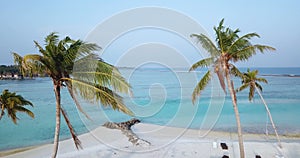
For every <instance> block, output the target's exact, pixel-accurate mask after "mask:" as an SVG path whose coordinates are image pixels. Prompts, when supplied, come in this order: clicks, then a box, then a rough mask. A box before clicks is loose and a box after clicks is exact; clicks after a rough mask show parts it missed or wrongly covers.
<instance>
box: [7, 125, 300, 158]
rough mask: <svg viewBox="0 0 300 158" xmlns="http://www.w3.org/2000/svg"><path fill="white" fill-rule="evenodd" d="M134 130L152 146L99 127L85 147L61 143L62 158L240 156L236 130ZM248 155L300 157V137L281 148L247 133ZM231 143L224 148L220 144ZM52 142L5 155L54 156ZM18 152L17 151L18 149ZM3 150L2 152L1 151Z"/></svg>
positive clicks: (13, 157)
mask: <svg viewBox="0 0 300 158" xmlns="http://www.w3.org/2000/svg"><path fill="white" fill-rule="evenodd" d="M132 130H133V131H134V132H135V133H136V134H137V135H138V136H139V137H140V138H141V139H143V140H146V141H148V142H150V143H151V145H147V144H142V143H141V144H140V145H139V146H133V145H132V144H131V142H129V141H128V138H127V137H126V136H125V135H124V134H122V132H121V131H120V130H117V129H108V128H105V127H98V128H97V129H95V130H93V131H91V132H89V133H86V134H83V135H80V136H79V138H80V140H81V142H82V146H83V149H81V150H76V148H75V146H74V144H73V140H72V139H68V140H64V141H61V142H60V145H59V151H58V156H57V157H59V158H73V157H76V158H86V157H89V158H98V157H99V158H100V157H101V158H102V157H105V158H110V157H112V158H113V157H116V158H128V157H130V158H140V157H146V158H171V157H201V158H206V157H207V158H212V157H215V158H217V157H219V158H220V157H222V156H223V155H227V156H229V157H230V158H232V157H235V158H237V157H239V156H238V155H239V148H238V142H237V136H236V135H235V134H233V133H225V132H214V131H211V132H209V133H207V132H205V131H201V132H200V131H199V130H193V129H187V130H186V129H182V128H175V127H164V126H158V125H152V124H144V123H140V124H136V125H134V126H133V128H132ZM244 139H245V143H244V144H245V153H246V157H249V158H251V157H255V155H256V154H258V155H260V156H261V157H263V158H273V157H274V158H282V157H284V158H296V157H300V139H299V138H292V137H289V138H287V137H285V138H282V146H283V148H279V147H278V145H277V143H276V139H275V137H270V136H269V137H267V136H266V135H254V134H246V135H244ZM221 142H224V143H226V144H227V145H228V150H223V149H222V148H221V146H220V143H221ZM52 148H53V146H52V144H46V145H41V146H38V147H33V148H30V149H28V150H27V149H26V150H25V151H22V152H16V153H15V154H11V155H7V156H5V157H6V158H20V157H22V158H43V157H45V158H48V157H50V156H51V153H52V150H53V149H52ZM16 151H17V150H16ZM2 153H3V152H2Z"/></svg>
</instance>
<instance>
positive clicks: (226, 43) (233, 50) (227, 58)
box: [190, 19, 275, 158]
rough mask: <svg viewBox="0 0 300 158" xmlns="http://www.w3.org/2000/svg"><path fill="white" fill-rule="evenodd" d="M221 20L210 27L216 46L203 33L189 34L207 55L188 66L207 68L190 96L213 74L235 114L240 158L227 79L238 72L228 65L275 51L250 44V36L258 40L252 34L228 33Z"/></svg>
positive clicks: (229, 85) (231, 90)
mask: <svg viewBox="0 0 300 158" xmlns="http://www.w3.org/2000/svg"><path fill="white" fill-rule="evenodd" d="M223 24H224V19H222V20H221V21H220V23H219V26H217V27H214V31H215V33H216V39H215V40H216V44H215V43H214V42H213V41H211V40H210V38H209V37H207V36H205V35H204V34H192V35H191V37H195V38H197V40H198V41H199V42H200V44H201V45H202V47H203V48H204V49H205V50H206V51H207V52H208V53H209V55H210V56H209V57H208V58H205V59H202V60H200V61H198V62H196V63H195V64H193V65H192V67H191V68H190V71H192V70H195V69H197V68H199V67H200V68H202V67H211V68H212V69H208V71H207V72H206V73H205V75H204V76H203V77H202V79H201V80H200V81H199V82H198V84H197V85H196V87H195V89H194V91H193V94H192V101H193V103H195V100H196V99H197V97H198V96H200V93H201V91H203V90H204V88H205V87H206V86H207V85H208V83H209V81H210V80H211V78H212V73H216V74H217V76H218V79H219V82H220V85H221V87H222V89H223V90H224V92H225V93H226V84H225V79H226V82H227V87H228V90H229V92H230V96H231V100H232V104H233V109H234V113H235V118H236V123H237V129H238V139H239V148H240V157H242V158H244V157H245V153H244V144H243V136H242V127H241V123H240V115H239V111H238V106H237V100H236V93H235V90H234V87H233V81H232V80H231V74H236V73H237V72H238V69H237V68H236V67H235V66H234V65H233V64H232V63H234V62H237V61H246V60H248V59H249V58H250V57H251V56H253V55H255V54H256V52H257V51H259V52H261V53H263V52H264V51H265V50H275V49H274V48H273V47H270V46H266V45H260V44H255V45H253V44H251V43H250V39H251V38H253V37H259V35H258V34H256V33H248V34H245V35H243V36H239V35H238V33H239V32H240V30H239V29H236V30H232V29H230V28H228V27H227V28H225V27H224V26H223Z"/></svg>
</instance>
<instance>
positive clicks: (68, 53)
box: [22, 33, 132, 157]
mask: <svg viewBox="0 0 300 158" xmlns="http://www.w3.org/2000/svg"><path fill="white" fill-rule="evenodd" d="M34 43H35V46H36V47H37V48H38V49H39V52H40V53H41V54H29V55H25V56H24V57H23V62H24V65H31V66H24V68H25V70H26V72H34V73H40V74H43V73H46V74H47V75H48V76H50V77H51V79H52V81H53V87H54V92H55V97H56V129H55V137H54V153H53V157H56V154H57V149H58V142H59V131H60V118H61V114H62V115H63V117H64V119H65V121H66V123H67V125H68V127H69V130H70V133H71V135H72V137H73V140H74V143H75V145H76V147H77V148H79V147H80V148H81V143H80V141H79V139H78V138H77V136H76V133H75V130H74V129H73V127H72V125H71V122H70V120H69V118H68V116H67V113H66V111H65V110H64V109H63V108H62V106H61V88H63V87H66V88H67V89H68V92H69V94H70V96H71V97H72V99H73V100H74V102H75V105H76V106H77V108H78V110H80V111H81V112H82V113H83V114H84V115H85V116H86V117H87V118H89V117H88V115H87V114H86V113H85V112H84V110H83V108H82V107H81V105H80V103H79V101H78V99H77V98H76V95H78V96H80V97H82V98H83V99H85V100H88V101H90V102H93V103H96V102H97V103H101V104H102V105H103V106H110V107H112V108H113V109H116V110H120V111H122V112H124V113H126V114H130V115H132V112H131V111H130V110H129V109H128V108H127V107H126V106H125V104H124V103H123V100H122V97H121V96H120V95H119V94H118V92H121V93H127V94H128V93H130V85H129V84H128V83H127V82H126V80H125V79H124V78H123V77H122V75H121V74H120V72H119V71H118V70H117V69H116V68H115V67H114V66H112V65H110V64H108V63H106V62H104V61H103V60H102V59H100V58H99V57H98V56H97V55H96V54H94V51H98V50H100V47H99V46H97V45H96V44H92V43H85V42H83V41H81V40H72V39H71V38H70V37H68V36H67V37H65V38H64V39H62V40H59V36H58V35H57V33H50V34H49V35H48V36H47V37H46V38H45V46H44V47H43V46H42V45H40V44H39V43H38V42H37V41H34ZM22 64H23V63H22Z"/></svg>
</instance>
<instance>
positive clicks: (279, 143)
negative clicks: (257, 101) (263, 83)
mask: <svg viewBox="0 0 300 158" xmlns="http://www.w3.org/2000/svg"><path fill="white" fill-rule="evenodd" d="M255 89H256V91H257V93H258V94H259V96H260V98H261V100H262V101H263V103H264V105H265V108H266V110H267V113H268V116H269V118H270V121H271V124H272V126H273V129H274V132H275V135H276V138H277V141H278V146H279V147H280V148H282V145H281V141H280V139H279V136H278V133H277V129H276V126H275V124H274V122H273V118H272V115H271V112H270V110H269V108H268V105H267V103H266V102H265V99H264V98H263V96H262V95H261V93H260V90H259V89H258V88H257V87H256V86H255Z"/></svg>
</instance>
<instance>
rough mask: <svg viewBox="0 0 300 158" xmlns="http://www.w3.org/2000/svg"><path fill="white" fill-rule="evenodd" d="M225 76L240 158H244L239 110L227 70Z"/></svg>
mask: <svg viewBox="0 0 300 158" xmlns="http://www.w3.org/2000/svg"><path fill="white" fill-rule="evenodd" d="M225 76H226V80H227V85H228V89H229V92H230V96H231V100H232V104H233V110H234V113H235V119H236V124H237V129H238V139H239V147H240V157H241V158H245V151H244V141H243V135H242V126H241V120H240V114H239V110H238V107H237V101H236V93H235V91H234V87H233V82H232V81H231V79H230V75H229V70H228V69H225Z"/></svg>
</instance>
